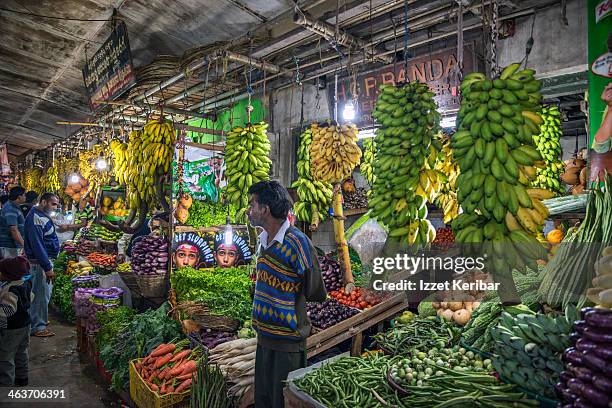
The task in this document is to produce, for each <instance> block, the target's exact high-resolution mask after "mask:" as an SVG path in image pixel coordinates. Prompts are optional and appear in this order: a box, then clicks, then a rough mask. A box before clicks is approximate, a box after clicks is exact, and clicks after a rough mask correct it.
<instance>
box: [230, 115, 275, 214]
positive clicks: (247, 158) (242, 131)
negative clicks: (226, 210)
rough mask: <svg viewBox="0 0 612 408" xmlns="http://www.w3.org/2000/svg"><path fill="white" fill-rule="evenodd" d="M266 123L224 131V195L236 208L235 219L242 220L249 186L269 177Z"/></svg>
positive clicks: (268, 147)
mask: <svg viewBox="0 0 612 408" xmlns="http://www.w3.org/2000/svg"><path fill="white" fill-rule="evenodd" d="M267 129H268V124H267V123H265V122H260V123H256V124H248V125H247V126H246V127H235V128H233V129H232V130H231V131H230V132H229V133H228V134H227V142H226V144H225V175H226V176H227V188H226V190H225V196H226V198H227V199H228V200H229V202H230V203H231V204H234V205H235V206H236V208H238V211H237V212H236V219H237V220H240V221H244V220H245V216H246V209H247V207H248V205H249V199H248V194H247V191H248V190H249V187H251V185H253V184H255V183H257V182H259V181H263V180H268V179H269V178H270V176H269V174H270V166H271V165H272V160H270V158H269V157H268V155H269V154H270V141H269V140H268V134H267V132H266V130H267Z"/></svg>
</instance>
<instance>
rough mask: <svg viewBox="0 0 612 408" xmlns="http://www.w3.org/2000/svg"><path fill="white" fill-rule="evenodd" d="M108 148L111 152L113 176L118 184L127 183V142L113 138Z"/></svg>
mask: <svg viewBox="0 0 612 408" xmlns="http://www.w3.org/2000/svg"><path fill="white" fill-rule="evenodd" d="M110 149H111V152H112V153H113V160H114V165H113V176H114V177H115V180H117V183H119V185H122V186H125V185H127V183H128V180H127V176H128V175H129V171H128V165H129V161H128V144H127V143H122V142H121V141H120V140H119V139H113V140H111V142H110Z"/></svg>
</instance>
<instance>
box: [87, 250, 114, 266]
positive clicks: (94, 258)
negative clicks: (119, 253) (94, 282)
mask: <svg viewBox="0 0 612 408" xmlns="http://www.w3.org/2000/svg"><path fill="white" fill-rule="evenodd" d="M87 260H88V261H89V262H90V263H91V264H92V265H95V266H105V267H113V266H115V263H116V261H117V257H116V256H115V255H111V254H103V253H100V252H92V253H91V254H89V255H87Z"/></svg>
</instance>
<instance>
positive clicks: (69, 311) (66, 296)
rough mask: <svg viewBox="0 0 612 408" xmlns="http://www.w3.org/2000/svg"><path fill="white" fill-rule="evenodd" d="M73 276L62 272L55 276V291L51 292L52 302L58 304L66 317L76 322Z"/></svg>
mask: <svg viewBox="0 0 612 408" xmlns="http://www.w3.org/2000/svg"><path fill="white" fill-rule="evenodd" d="M71 279H72V278H71V277H70V276H68V275H65V274H63V273H60V274H58V275H57V277H56V278H55V283H54V284H53V292H52V293H51V302H52V303H53V304H54V305H55V306H57V308H58V309H59V311H60V313H61V314H62V315H63V316H64V318H65V319H66V320H68V321H70V322H74V321H75V319H76V317H75V315H74V308H73V307H72V280H71Z"/></svg>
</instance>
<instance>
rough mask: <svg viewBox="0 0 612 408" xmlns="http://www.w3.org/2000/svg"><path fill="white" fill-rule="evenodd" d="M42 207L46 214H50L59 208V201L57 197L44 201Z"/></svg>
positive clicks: (41, 203)
mask: <svg viewBox="0 0 612 408" xmlns="http://www.w3.org/2000/svg"><path fill="white" fill-rule="evenodd" d="M40 206H41V207H42V210H43V211H44V212H45V214H50V213H51V212H53V211H55V210H57V208H58V207H59V199H58V198H57V197H51V198H50V199H48V200H42V201H41V202H40Z"/></svg>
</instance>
